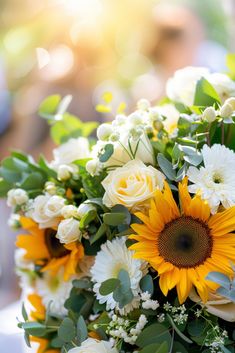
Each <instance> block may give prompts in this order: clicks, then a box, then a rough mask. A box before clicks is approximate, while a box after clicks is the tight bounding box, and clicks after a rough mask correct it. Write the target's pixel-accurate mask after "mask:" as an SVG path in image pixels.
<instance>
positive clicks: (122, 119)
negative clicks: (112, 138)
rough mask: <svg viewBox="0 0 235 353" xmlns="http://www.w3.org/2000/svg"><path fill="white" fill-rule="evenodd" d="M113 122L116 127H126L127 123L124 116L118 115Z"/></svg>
mask: <svg viewBox="0 0 235 353" xmlns="http://www.w3.org/2000/svg"><path fill="white" fill-rule="evenodd" d="M113 122H114V123H115V124H114V125H115V126H116V125H118V126H120V125H124V124H125V123H126V116H125V115H123V114H118V115H117V116H116V118H115V120H114V121H113Z"/></svg>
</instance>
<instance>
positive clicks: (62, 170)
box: [57, 164, 73, 181]
mask: <svg viewBox="0 0 235 353" xmlns="http://www.w3.org/2000/svg"><path fill="white" fill-rule="evenodd" d="M72 174H73V168H71V167H70V166H69V165H66V164H61V165H60V166H59V168H58V173H57V175H58V179H59V180H61V181H66V180H68V179H70V178H71V176H72Z"/></svg>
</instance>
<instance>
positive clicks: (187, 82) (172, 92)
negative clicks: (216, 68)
mask: <svg viewBox="0 0 235 353" xmlns="http://www.w3.org/2000/svg"><path fill="white" fill-rule="evenodd" d="M208 74H209V70H208V69H206V68H204V67H192V66H189V67H185V68H184V69H180V70H177V71H176V72H175V73H174V76H173V77H171V78H170V79H169V80H168V81H167V83H166V94H167V96H168V97H169V98H170V99H171V100H173V101H175V102H181V103H183V104H185V105H188V106H191V105H193V102H194V95H195V88H196V84H197V81H198V80H200V79H201V78H202V77H206V76H207V75H208Z"/></svg>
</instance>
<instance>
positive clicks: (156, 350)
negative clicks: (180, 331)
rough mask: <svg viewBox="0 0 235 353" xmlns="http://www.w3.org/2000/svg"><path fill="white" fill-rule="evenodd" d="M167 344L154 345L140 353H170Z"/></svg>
mask: <svg viewBox="0 0 235 353" xmlns="http://www.w3.org/2000/svg"><path fill="white" fill-rule="evenodd" d="M168 352H169V350H168V344H167V342H162V343H153V344H150V345H148V346H147V347H144V348H143V349H141V351H140V353H168Z"/></svg>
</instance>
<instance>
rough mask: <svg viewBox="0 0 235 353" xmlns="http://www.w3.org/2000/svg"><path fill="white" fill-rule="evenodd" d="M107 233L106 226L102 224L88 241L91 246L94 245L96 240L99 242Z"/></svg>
mask: <svg viewBox="0 0 235 353" xmlns="http://www.w3.org/2000/svg"><path fill="white" fill-rule="evenodd" d="M106 231H107V225H106V224H105V223H102V224H101V226H100V227H99V229H98V230H97V232H96V234H95V235H94V236H93V237H92V238H91V239H90V243H91V245H92V244H94V243H95V242H96V241H97V240H99V239H100V238H101V237H102V236H103V235H104V234H105V233H106Z"/></svg>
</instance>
